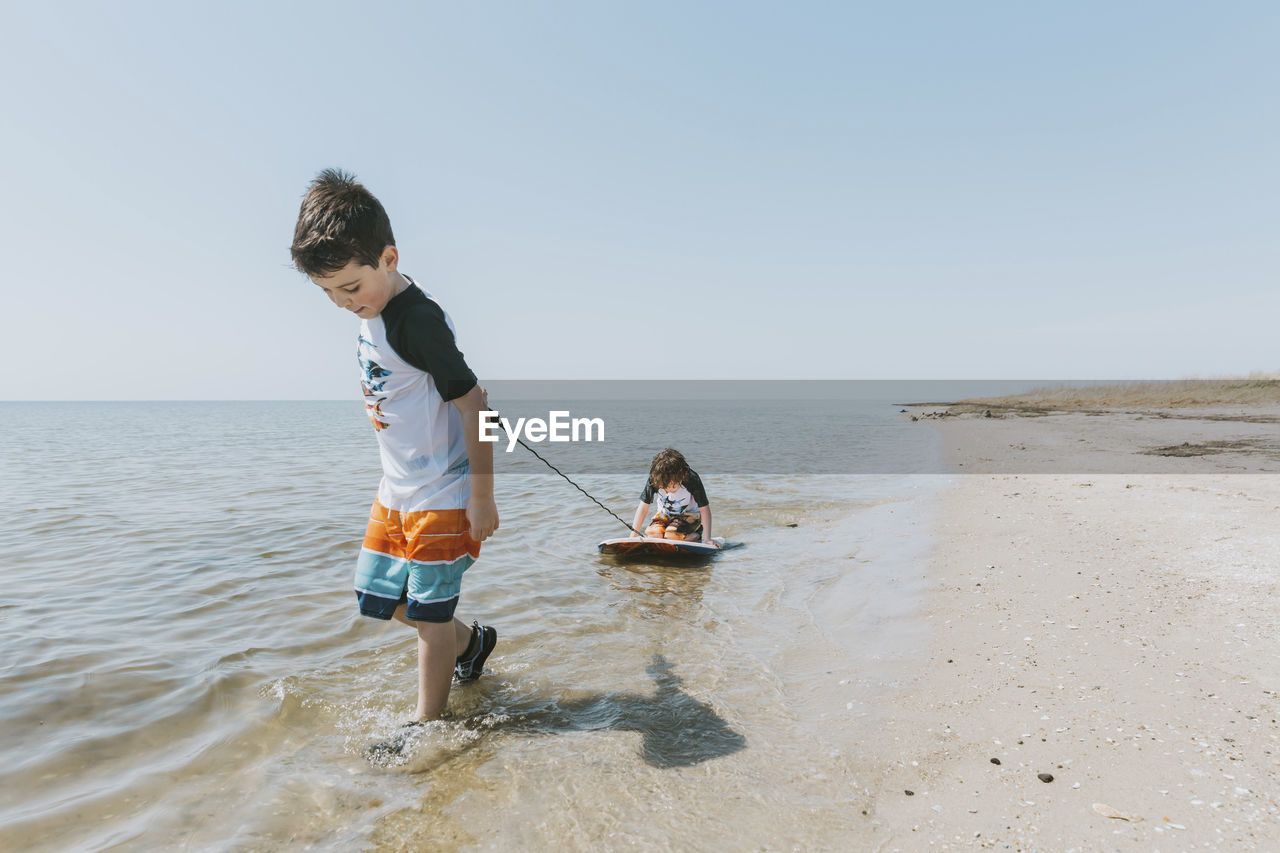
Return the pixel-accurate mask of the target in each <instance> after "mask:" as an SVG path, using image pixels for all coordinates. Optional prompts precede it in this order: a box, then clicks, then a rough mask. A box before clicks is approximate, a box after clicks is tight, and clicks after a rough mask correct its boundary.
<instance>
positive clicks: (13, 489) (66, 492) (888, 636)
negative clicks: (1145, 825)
mask: <svg viewBox="0 0 1280 853" xmlns="http://www.w3.org/2000/svg"><path fill="white" fill-rule="evenodd" d="M651 390H652V389H651ZM739 390H740V389H739ZM813 390H814V389H811V388H810V389H806V388H803V387H801V388H799V389H798V390H795V389H793V391H794V395H795V397H796V398H795V399H779V398H778V397H779V396H780V395H776V394H771V393H766V394H757V395H755V397H756V398H753V399H743V398H742V395H741V394H739V393H738V392H737V391H733V390H732V389H731V392H730V393H725V394H721V395H719V396H717V395H702V396H699V395H697V394H690V395H684V396H681V395H673V396H668V397H666V398H661V397H652V395H651V397H650V398H645V397H644V395H643V394H640V395H635V396H633V398H631V399H622V400H610V399H602V398H599V397H598V396H597V397H596V398H585V399H573V398H569V397H561V398H556V399H549V398H538V396H537V395H530V396H529V398H527V399H521V400H515V399H512V400H509V401H507V403H506V404H505V405H502V404H501V403H502V401H501V400H500V399H497V397H496V396H495V395H494V394H493V392H492V391H491V396H490V403H491V406H492V407H494V408H496V409H498V410H499V411H502V412H503V416H505V417H509V418H510V419H511V421H512V422H514V421H515V420H516V419H517V418H518V417H520V416H524V417H536V416H539V414H541V416H542V417H549V416H550V415H551V413H552V412H554V411H565V412H570V413H572V416H573V417H583V418H598V419H599V420H600V421H601V422H602V423H603V425H604V426H603V433H604V434H603V436H602V437H600V438H602V440H593V441H592V442H586V441H580V442H576V443H575V442H559V443H556V442H551V441H543V442H533V441H527V442H526V443H527V444H528V447H521V446H518V445H516V446H512V448H511V450H510V451H508V449H507V443H506V441H505V439H504V440H502V441H501V442H500V443H499V444H497V445H495V453H494V456H495V470H496V486H495V491H496V497H497V501H498V507H499V513H500V517H501V526H500V528H499V530H498V532H497V533H496V534H495V535H494V537H493V538H492V539H490V540H489V541H486V542H485V543H484V546H483V551H482V554H481V557H480V559H479V560H478V561H477V563H476V564H475V566H473V567H472V568H471V569H470V570H469V571H468V572H467V574H466V576H465V579H464V582H463V593H462V600H461V604H460V606H459V610H458V615H459V616H460V617H461V618H463V619H465V620H466V621H468V622H470V621H471V620H473V619H475V620H479V621H480V622H481V623H483V624H490V625H493V626H495V627H496V628H497V631H498V637H499V639H498V645H497V647H496V650H495V651H494V653H493V656H492V657H491V658H490V659H489V662H488V664H487V666H486V671H485V674H484V675H483V676H482V677H481V678H480V679H479V680H478V681H476V682H474V683H471V684H467V685H461V686H455V688H454V690H453V692H452V695H451V698H450V702H449V710H448V716H447V718H446V719H444V720H442V721H439V722H436V723H432V724H429V725H427V726H425V727H421V728H417V729H412V730H405V729H402V728H401V725H402V723H404V721H406V720H407V719H408V717H409V715H410V714H411V712H412V710H413V705H414V699H415V695H416V694H415V684H416V682H415V679H416V669H415V665H416V645H415V638H414V634H413V632H412V631H411V630H410V629H409V628H407V627H405V626H403V625H401V624H399V623H394V622H393V623H383V622H380V621H377V620H373V619H369V618H365V617H361V616H360V615H359V614H358V612H357V609H356V602H355V597H354V594H353V592H352V590H351V581H352V571H353V568H354V564H355V559H356V555H357V553H358V551H359V547H360V542H361V538H362V534H363V530H364V523H365V520H366V518H367V513H368V509H369V505H370V502H371V501H372V498H373V496H374V492H375V489H376V487H377V483H378V478H379V476H380V469H379V459H378V451H377V445H376V439H375V435H374V431H373V429H372V427H371V425H370V422H369V420H368V419H367V418H366V415H365V411H364V408H363V406H362V405H361V404H360V402H359V400H358V399H357V400H353V401H351V402H63V403H56V402H55V403H50V402H41V403H18V402H13V403H0V442H2V443H3V444H2V447H3V455H2V458H0V510H2V513H0V573H2V575H0V576H2V577H3V581H4V582H3V585H2V586H0V624H2V625H3V631H2V633H0V789H2V790H3V791H5V796H4V797H3V798H0V849H4V850H15V851H16V850H30V851H65V850H148V851H150V850H211V851H221V850H237V851H239V850H302V849H306V850H516V849H548V848H552V847H557V848H560V849H568V850H586V849H591V850H600V849H604V850H646V851H647V850H680V851H687V850H755V849H767V850H791V849H835V848H845V849H856V847H857V843H858V839H860V838H871V837H872V836H873V835H874V827H873V826H872V825H871V820H872V818H870V817H868V815H867V814H866V811H867V805H868V803H869V801H870V798H872V797H873V796H874V794H875V790H874V788H875V781H876V776H877V772H878V768H877V766H876V758H875V756H876V755H877V754H883V752H884V749H883V747H882V746H881V745H879V744H880V739H882V738H883V737H884V736H885V735H884V732H883V731H882V730H881V729H880V728H879V727H878V720H879V718H880V715H881V714H882V713H883V712H884V711H885V709H887V708H890V707H892V704H893V703H894V702H895V701H896V700H897V699H898V697H899V696H900V695H901V694H902V692H903V690H904V688H905V686H906V685H907V684H908V683H909V682H910V680H911V678H912V673H913V672H916V671H918V669H919V667H920V666H922V665H923V661H922V657H923V655H924V653H925V648H926V646H927V641H928V633H927V626H926V625H925V624H924V623H923V621H922V619H921V618H920V616H919V608H920V604H921V601H922V596H923V593H924V590H925V588H926V585H927V578H926V572H925V564H926V562H927V558H928V555H929V552H930V548H931V547H932V543H933V539H932V534H931V529H932V528H931V519H932V517H933V513H934V509H935V505H936V503H937V500H938V497H939V495H940V494H941V493H942V491H943V490H944V489H945V488H946V485H947V482H948V479H949V478H948V476H947V475H946V474H945V472H944V471H943V468H942V466H941V464H940V461H939V446H938V440H937V436H936V434H935V433H934V431H933V430H932V429H930V428H928V427H927V426H926V425H925V424H923V423H913V422H911V421H910V418H909V415H908V414H906V413H905V412H903V411H901V410H900V407H899V406H898V405H896V404H897V403H898V402H904V401H906V399H907V397H909V396H910V395H911V391H909V390H904V391H902V394H904V395H906V396H904V397H899V396H890V395H889V392H887V391H885V390H884V389H880V391H883V392H884V393H877V394H873V395H871V398H868V397H867V395H866V394H863V395H861V396H859V395H857V394H853V395H846V396H845V397H839V395H836V396H835V397H832V396H825V395H823V396H818V397H817V398H809V399H806V398H805V394H807V393H808V394H810V397H812V396H813V395H812V394H811V393H810V392H812V391H813ZM668 445H671V446H675V447H677V448H678V449H680V450H681V451H682V452H683V453H684V454H685V456H686V457H687V458H688V459H689V461H690V464H691V465H692V467H693V468H694V469H695V470H697V471H698V473H699V474H700V475H701V477H702V479H703V482H704V483H705V485H706V488H707V492H708V495H709V499H710V502H711V506H712V511H713V514H714V532H715V534H716V535H718V536H723V537H725V538H726V539H727V540H728V541H729V543H730V544H731V545H733V546H735V547H733V548H731V549H728V550H725V551H723V552H722V553H720V554H718V555H716V556H715V557H712V558H709V559H704V560H702V561H696V562H693V563H687V562H684V563H681V562H676V563H670V562H663V561H650V562H620V561H618V560H617V559H616V558H611V557H605V556H601V555H600V554H599V553H598V550H597V547H596V545H597V543H598V542H599V541H601V540H603V539H607V538H612V537H616V536H620V535H626V532H627V531H626V529H625V525H624V523H623V522H621V521H619V520H618V519H617V518H615V517H614V516H612V515H610V513H609V512H608V511H606V509H604V508H601V507H600V506H598V505H597V504H596V503H594V502H593V501H592V500H591V499H589V498H588V496H587V495H590V496H591V498H594V499H595V500H597V501H599V503H600V504H603V505H604V507H605V508H607V509H608V510H609V511H611V512H612V513H614V514H616V515H617V516H620V517H622V518H624V519H627V520H630V518H631V515H632V513H633V512H634V510H635V507H636V504H637V499H638V497H639V494H640V491H641V489H642V487H643V486H644V481H645V477H646V474H647V469H648V461H649V459H650V458H651V457H652V456H653V455H654V453H656V452H657V451H659V450H661V449H662V448H663V447H666V446H668ZM535 452H536V453H537V455H536V456H535ZM539 457H542V458H539ZM544 460H545V462H544ZM551 466H554V467H555V468H556V469H559V473H557V471H556V470H553V469H552V467H551ZM584 492H585V493H586V494H584ZM388 743H390V744H394V746H395V749H394V750H387V749H385V748H384V749H377V748H373V749H371V748H372V747H376V746H377V745H380V744H381V745H383V746H384V747H385V746H386V745H387V744H388ZM850 845H853V846H852V847H850Z"/></svg>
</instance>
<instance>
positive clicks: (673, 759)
mask: <svg viewBox="0 0 1280 853" xmlns="http://www.w3.org/2000/svg"><path fill="white" fill-rule="evenodd" d="M672 670H673V667H672V665H671V664H670V663H669V662H668V661H667V659H666V658H664V657H663V656H662V655H658V654H655V655H654V656H653V659H652V661H651V662H650V664H649V665H648V666H647V667H646V668H645V671H646V672H648V674H649V676H650V677H651V678H652V679H653V683H654V686H655V690H654V692H653V693H652V694H651V695H647V696H646V695H639V694H635V693H602V694H598V695H595V696H588V697H583V698H578V699H572V700H568V701H553V702H549V703H546V704H545V705H542V706H540V707H537V708H530V709H529V710H521V709H520V708H518V707H506V708H502V707H495V708H491V709H490V710H489V711H487V712H486V713H484V714H476V715H472V716H468V717H465V718H463V719H462V720H460V721H458V722H459V723H460V724H461V726H462V728H464V729H468V730H471V731H473V732H484V733H495V734H509V735H554V734H565V733H569V732H590V731H615V732H638V733H639V734H640V735H641V742H640V755H641V757H642V758H643V759H644V761H645V763H646V764H648V765H650V766H651V767H691V766H693V765H695V764H700V763H702V762H704V761H710V760H711V759H713V758H721V757H723V756H726V755H731V754H733V753H735V752H738V751H739V750H742V749H745V748H746V746H747V739H746V738H745V737H743V736H742V735H741V734H739V733H738V732H736V731H734V730H733V729H732V728H731V727H730V726H729V724H728V723H727V722H725V720H724V718H723V717H721V716H720V715H719V714H718V713H716V711H715V709H714V708H712V707H711V706H710V705H708V704H707V703H705V702H701V701H699V700H697V699H695V698H694V697H692V696H690V695H689V694H688V693H686V692H684V690H682V689H681V681H680V678H679V676H677V675H676V674H675V673H674V672H673V671H672ZM520 704H523V705H525V706H526V707H527V706H528V704H530V703H529V702H528V701H525V702H522V703H520ZM428 731H429V729H428V727H425V726H424V727H415V728H409V729H406V730H405V731H404V732H402V733H401V734H397V735H396V736H395V737H393V738H391V739H390V740H387V741H383V742H382V743H377V744H374V745H372V746H370V747H369V748H368V749H367V750H366V751H365V757H366V758H368V759H369V761H370V762H372V763H374V764H379V765H384V766H392V765H404V764H407V763H409V759H410V758H411V757H412V755H413V753H414V752H415V746H416V745H418V744H420V743H422V744H423V745H426V744H425V743H423V742H424V741H425V740H426V739H427V738H428V737H429V735H427V732H428ZM488 740H490V737H487V736H486V737H480V738H476V739H475V740H472V741H470V742H469V743H467V744H465V745H464V746H463V747H462V748H461V749H459V750H451V751H450V754H448V755H446V756H442V759H441V760H440V761H435V762H432V763H431V766H428V767H422V766H417V767H415V769H416V770H418V771H420V772H421V771H426V770H433V769H435V768H436V767H438V766H440V764H443V763H446V762H448V761H451V760H453V759H455V758H457V757H458V756H459V755H461V754H462V753H463V752H468V751H470V750H472V749H475V748H477V747H479V746H481V745H482V744H484V743H485V742H487V741H488ZM415 763H416V762H415Z"/></svg>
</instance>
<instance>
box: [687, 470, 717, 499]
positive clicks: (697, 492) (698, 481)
mask: <svg viewBox="0 0 1280 853" xmlns="http://www.w3.org/2000/svg"><path fill="white" fill-rule="evenodd" d="M684 487H685V488H686V489H688V490H689V494H691V495H693V499H694V500H695V501H697V502H698V506H711V502H710V501H708V500H707V490H706V489H704V488H703V487H702V478H701V477H699V476H698V474H697V472H696V471H690V472H689V476H688V477H686V478H685V481H684Z"/></svg>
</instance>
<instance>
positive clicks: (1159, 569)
mask: <svg viewBox="0 0 1280 853" xmlns="http://www.w3.org/2000/svg"><path fill="white" fill-rule="evenodd" d="M916 414H917V416H921V415H922V414H923V413H922V412H921V411H917V412H916ZM1275 414H1276V413H1275V412H1274V411H1262V412H1258V411H1253V412H1206V411H1203V410H1192V411H1176V412H1162V413H1160V412H1154V413H1153V412H1146V413H1137V414H1134V413H1128V414H1126V413H1088V414H1084V413H1077V414H1058V415H1053V414H1051V415H1046V416H1037V417H1034V418H1032V417H1017V416H1006V417H984V416H983V415H984V413H983V412H977V413H976V414H971V415H962V416H958V417H942V418H937V419H936V420H929V421H928V423H921V424H920V426H921V427H922V428H929V427H930V426H933V425H936V428H938V429H940V430H941V432H942V437H943V441H944V445H945V450H946V453H947V455H948V458H949V459H950V461H951V462H952V463H953V464H955V465H956V466H957V470H959V471H961V472H966V471H967V472H976V473H972V474H968V475H964V476H959V477H957V478H956V479H957V482H956V485H955V487H954V488H953V489H952V490H951V491H950V492H949V493H948V495H947V496H946V498H945V499H944V501H943V506H942V508H941V517H940V519H939V544H938V547H937V551H936V553H935V554H934V556H933V559H932V560H931V563H930V566H929V568H928V584H929V588H928V592H927V593H926V604H925V607H924V610H923V613H922V616H923V618H924V619H925V621H926V623H927V624H928V626H929V628H930V632H931V633H930V643H929V660H928V662H927V663H926V664H925V666H924V668H923V670H922V672H921V674H920V675H919V677H918V678H917V680H916V681H915V683H914V684H912V685H911V686H910V687H909V688H908V690H907V692H906V695H905V696H904V697H903V700H902V701H900V702H897V703H896V705H895V709H894V710H893V711H892V712H891V713H890V714H889V718H888V719H886V720H885V727H884V735H883V743H882V744H880V745H879V748H880V749H882V750H883V758H884V769H883V772H882V774H881V775H880V777H879V778H878V779H877V780H876V784H875V786H874V787H875V789H876V791H877V793H876V796H875V798H874V801H873V804H872V807H873V820H874V822H875V823H876V824H877V825H878V828H879V830H880V831H881V832H880V834H879V840H880V841H881V844H880V846H879V849H881V850H886V851H888V850H904V851H907V850H924V849H930V850H947V849H988V848H990V849H1012V850H1057V851H1066V850H1078V851H1093V850H1190V849H1208V850H1276V849H1280V785H1278V783H1277V779H1278V778H1280V725H1278V724H1277V719H1280V638H1278V636H1277V631H1276V627H1277V625H1280V595H1278V594H1277V593H1280V474H1277V473H1276V472H1280V455H1278V454H1277V449H1276V439H1275V436H1276V432H1277V430H1276V426H1275V422H1274V416H1275ZM904 417H906V415H904ZM922 420H924V418H922ZM1041 774H1044V775H1041Z"/></svg>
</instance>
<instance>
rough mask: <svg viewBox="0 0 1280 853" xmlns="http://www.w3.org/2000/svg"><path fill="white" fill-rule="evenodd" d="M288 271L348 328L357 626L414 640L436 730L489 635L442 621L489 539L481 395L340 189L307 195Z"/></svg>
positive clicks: (358, 199) (493, 521)
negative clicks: (357, 418) (360, 406)
mask: <svg viewBox="0 0 1280 853" xmlns="http://www.w3.org/2000/svg"><path fill="white" fill-rule="evenodd" d="M290 252H291V254H292V255H293V263H294V266H295V267H297V268H298V270H299V271H301V272H303V273H305V274H306V275H307V277H309V278H310V279H311V281H312V282H313V283H315V284H316V285H317V286H319V287H320V288H321V289H322V290H323V291H324V292H325V294H326V295H327V296H328V297H329V299H330V300H332V302H333V304H334V305H337V306H338V307H339V308H343V309H346V310H348V311H350V312H351V313H353V314H355V315H356V316H357V317H359V318H360V320H361V325H360V335H359V338H358V340H357V346H356V357H357V360H358V361H359V363H360V368H361V371H362V378H361V383H360V384H361V386H362V387H363V389H364V400H365V410H366V412H367V414H368V415H369V420H370V421H372V423H373V428H374V431H375V432H374V435H376V436H377V439H378V446H379V451H380V454H381V457H382V480H381V482H380V483H379V485H378V494H377V498H376V500H374V502H373V510H372V512H371V513H370V518H369V523H368V527H367V528H366V531H365V536H364V546H363V548H361V550H360V557H359V560H358V561H357V564H356V576H355V587H356V600H357V601H358V603H359V605H360V612H361V613H362V614H364V615H365V616H372V617H373V618H375V619H391V618H395V619H397V620H399V621H400V622H403V623H405V624H406V625H409V626H410V627H413V628H415V629H416V630H417V632H418V705H417V709H416V710H415V711H414V718H413V720H412V721H411V723H421V722H424V721H426V720H435V719H439V718H440V717H441V715H442V714H443V712H444V708H445V703H446V702H447V701H448V699H449V688H450V686H451V682H452V679H453V677H455V676H456V677H457V679H458V680H459V681H462V682H465V681H471V680H474V679H475V678H478V677H479V676H480V673H481V672H482V671H483V669H484V662H485V659H486V658H488V657H489V655H490V653H492V652H493V647H494V644H495V643H496V642H497V639H498V633H497V631H495V630H494V629H493V628H492V627H490V626H488V625H486V626H484V627H481V626H480V624H479V623H478V622H473V623H472V625H471V627H467V625H466V623H464V622H463V621H462V620H461V619H459V618H457V617H456V616H455V615H454V611H455V609H456V608H457V606H458V594H459V590H460V586H461V581H462V573H463V572H464V571H466V570H467V568H468V567H470V566H471V564H472V563H473V562H475V559H476V558H477V557H478V556H479V555H480V543H481V542H483V541H484V540H485V539H486V538H488V537H489V535H490V534H492V533H493V532H494V531H495V530H497V529H498V508H497V506H496V505H495V503H494V500H493V445H492V444H488V443H485V442H482V441H480V418H479V414H478V413H479V412H481V411H483V410H485V409H486V408H488V405H487V400H486V399H485V392H484V389H483V388H481V387H480V386H479V385H478V384H477V382H476V377H475V374H474V373H472V372H471V369H470V368H469V367H467V363H466V361H465V360H464V359H463V357H462V353H461V352H459V351H458V347H457V345H456V343H455V342H454V335H453V322H452V321H451V320H450V319H449V315H447V314H446V313H445V312H444V309H443V308H441V307H440V305H439V304H438V303H437V302H436V301H435V299H434V298H432V296H431V295H430V294H428V293H425V292H423V291H422V290H420V289H419V288H418V286H417V284H416V283H415V282H414V281H413V279H411V278H409V277H408V276H406V275H404V274H403V273H401V272H400V271H399V269H398V266H399V260H400V257H399V253H398V252H397V250H396V241H395V237H394V236H392V233H391V222H390V220H389V219H388V217H387V214H386V211H385V210H383V208H382V205H381V203H379V202H378V200H377V199H376V198H374V196H373V194H372V193H370V192H369V191H368V190H367V189H365V188H364V187H363V186H362V185H361V184H359V183H356V180H355V177H354V176H353V175H349V174H346V173H344V172H341V171H338V170H336V169H326V170H325V171H323V172H321V173H320V174H319V176H318V177H317V178H316V179H315V180H314V181H312V182H311V185H310V187H308V189H307V194H306V195H305V196H304V197H303V200H302V209H301V210H300V211H299V212H298V222H297V225H296V227H295V229H294V235H293V245H292V247H291V248H290Z"/></svg>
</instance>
